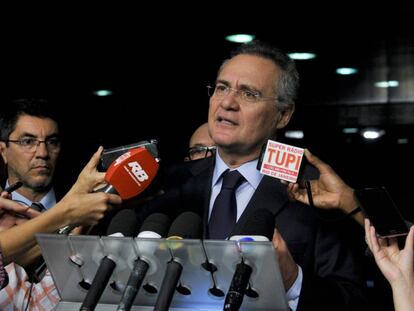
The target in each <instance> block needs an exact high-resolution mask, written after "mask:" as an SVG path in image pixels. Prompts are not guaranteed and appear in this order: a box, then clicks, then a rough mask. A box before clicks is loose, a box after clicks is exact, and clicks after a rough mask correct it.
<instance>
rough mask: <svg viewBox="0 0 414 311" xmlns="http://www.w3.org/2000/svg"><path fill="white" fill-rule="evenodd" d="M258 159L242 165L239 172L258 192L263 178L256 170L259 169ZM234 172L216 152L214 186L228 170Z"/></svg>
mask: <svg viewBox="0 0 414 311" xmlns="http://www.w3.org/2000/svg"><path fill="white" fill-rule="evenodd" d="M257 162H258V159H255V160H253V161H249V162H246V163H244V164H242V165H240V166H239V167H238V168H237V170H238V171H239V173H240V174H242V175H243V177H244V178H245V179H246V180H247V182H248V183H249V184H250V185H251V186H252V187H253V188H254V189H255V190H256V189H257V187H258V186H259V183H260V181H261V180H262V178H263V175H262V174H260V172H259V171H258V170H257V169H256V167H257ZM228 169H229V170H232V169H230V167H228V166H227V164H226V163H225V162H224V161H223V159H222V158H221V157H220V155H219V153H218V152H216V165H215V167H214V172H213V186H215V185H216V184H217V182H218V181H219V179H220V177H221V175H222V174H223V173H224V171H226V170H228Z"/></svg>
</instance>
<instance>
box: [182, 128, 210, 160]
mask: <svg viewBox="0 0 414 311" xmlns="http://www.w3.org/2000/svg"><path fill="white" fill-rule="evenodd" d="M188 147H189V148H188V157H186V158H185V159H184V160H185V161H193V160H198V159H204V158H207V157H210V156H212V155H213V154H214V152H215V150H216V146H214V142H213V140H212V139H211V136H210V134H209V132H208V123H207V122H206V123H203V124H202V125H200V126H199V127H198V128H197V129H196V130H195V131H194V133H193V135H192V136H191V138H190V141H189V146H188Z"/></svg>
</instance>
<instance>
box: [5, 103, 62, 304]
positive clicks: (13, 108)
mask: <svg viewBox="0 0 414 311" xmlns="http://www.w3.org/2000/svg"><path fill="white" fill-rule="evenodd" d="M0 116H1V118H0V131H1V132H0V135H1V136H0V140H1V141H0V151H1V155H2V158H3V161H4V163H5V165H6V168H7V180H6V183H5V187H4V188H5V189H6V188H8V187H9V186H10V185H13V184H15V183H16V182H18V181H20V182H21V183H22V186H21V187H20V188H18V189H16V190H15V191H13V192H11V199H12V200H13V201H16V202H18V203H21V204H22V205H25V206H27V207H30V206H32V207H35V208H36V209H38V210H39V211H40V212H42V211H45V210H47V209H50V208H51V207H53V206H54V205H55V204H56V195H55V191H54V189H53V186H52V182H53V175H54V173H55V168H56V163H57V160H58V157H59V153H60V140H59V127H58V123H57V121H56V119H57V118H56V116H55V114H54V109H53V107H52V106H51V104H49V103H48V102H47V101H46V100H42V99H21V100H16V101H13V102H11V103H9V105H8V106H7V107H5V109H3V110H2V111H1V113H0ZM25 215H35V216H36V215H38V213H37V214H36V212H33V213H32V214H30V213H25ZM28 219H29V217H24V216H20V214H17V213H14V211H7V210H5V209H0V230H6V229H8V228H10V227H12V226H15V225H19V224H22V223H23V222H25V221H27V220H28ZM17 260H18V264H19V265H18V264H16V263H11V264H10V265H9V266H8V267H7V269H8V270H7V271H8V274H9V276H10V285H9V286H8V287H6V288H4V289H3V290H2V291H1V292H0V309H3V308H5V309H7V308H9V307H10V305H12V304H15V305H19V304H21V305H24V303H23V300H22V301H18V299H19V298H18V297H19V293H21V292H26V291H30V290H29V289H28V288H27V285H25V284H27V282H26V281H27V279H26V278H27V275H29V276H30V277H39V279H38V280H36V281H40V280H42V282H41V283H39V286H36V289H35V290H34V291H35V292H34V293H32V295H33V296H36V295H39V297H41V296H44V297H45V298H44V299H43V306H47V305H51V306H52V305H54V304H55V303H56V301H57V299H58V296H57V293H56V290H55V287H54V285H53V282H52V280H51V277H50V276H48V275H46V277H43V275H41V276H38V275H37V274H36V273H34V272H35V270H36V269H37V268H38V267H39V266H41V265H42V262H43V261H42V259H41V258H40V257H39V250H38V249H33V251H31V252H28V253H25V254H22V256H20V258H18V259H17ZM20 265H21V266H20ZM22 266H24V267H25V269H23V268H22ZM26 273H27V274H26ZM30 280H31V282H34V279H33V280H32V279H30ZM44 284H47V285H44ZM30 286H33V283H31V285H30ZM29 296H30V295H29ZM10 299H11V300H10ZM16 299H17V300H16ZM27 304H28V302H27Z"/></svg>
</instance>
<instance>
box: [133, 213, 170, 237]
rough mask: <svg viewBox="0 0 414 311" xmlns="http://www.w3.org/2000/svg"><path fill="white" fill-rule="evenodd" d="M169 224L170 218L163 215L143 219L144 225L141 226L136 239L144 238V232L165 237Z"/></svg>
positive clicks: (158, 214)
mask: <svg viewBox="0 0 414 311" xmlns="http://www.w3.org/2000/svg"><path fill="white" fill-rule="evenodd" d="M170 223H171V220H170V218H169V217H168V216H167V215H165V214H161V213H154V214H151V215H149V216H148V217H147V218H146V219H145V221H144V223H143V224H142V226H141V229H140V230H139V231H140V234H138V237H145V236H143V235H142V233H144V232H154V233H157V234H158V235H160V237H166V236H167V232H168V228H169V227H170Z"/></svg>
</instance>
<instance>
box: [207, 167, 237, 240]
mask: <svg viewBox="0 0 414 311" xmlns="http://www.w3.org/2000/svg"><path fill="white" fill-rule="evenodd" d="M243 180H244V178H243V176H242V175H241V174H240V173H239V172H238V171H237V170H235V171H231V172H230V171H229V170H227V171H225V172H224V174H223V183H222V185H221V190H220V193H219V194H218V196H217V198H216V200H215V201H214V205H213V210H212V212H211V216H210V221H209V223H208V233H209V238H210V239H216V240H222V239H225V238H227V237H228V236H229V234H230V232H231V231H232V230H233V227H234V225H235V223H236V217H237V202H236V195H235V192H236V189H237V188H238V187H239V186H240V184H241V183H242V182H243Z"/></svg>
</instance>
